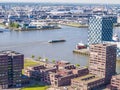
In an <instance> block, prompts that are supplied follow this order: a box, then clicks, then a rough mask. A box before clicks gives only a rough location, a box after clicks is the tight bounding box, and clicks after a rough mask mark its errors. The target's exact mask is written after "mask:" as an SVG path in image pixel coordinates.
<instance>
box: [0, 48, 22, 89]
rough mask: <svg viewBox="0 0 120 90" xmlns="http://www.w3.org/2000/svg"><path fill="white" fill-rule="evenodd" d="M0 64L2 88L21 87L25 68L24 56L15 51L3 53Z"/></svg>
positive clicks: (0, 83) (0, 55) (0, 84)
mask: <svg viewBox="0 0 120 90" xmlns="http://www.w3.org/2000/svg"><path fill="white" fill-rule="evenodd" d="M0 64H1V65H0V68H1V71H0V86H1V88H8V87H19V86H21V79H22V78H21V76H22V69H23V68H24V55H23V54H20V53H17V52H15V51H9V50H7V51H1V52H0ZM3 68H4V69H3ZM3 77H4V78H3Z"/></svg>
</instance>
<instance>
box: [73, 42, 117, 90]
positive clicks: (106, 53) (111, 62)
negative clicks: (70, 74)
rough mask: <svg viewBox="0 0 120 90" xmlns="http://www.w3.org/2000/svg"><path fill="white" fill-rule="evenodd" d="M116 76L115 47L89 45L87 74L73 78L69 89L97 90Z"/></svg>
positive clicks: (109, 45)
mask: <svg viewBox="0 0 120 90" xmlns="http://www.w3.org/2000/svg"><path fill="white" fill-rule="evenodd" d="M115 74H116V45H111V44H94V45H90V60H89V74H87V75H84V76H81V77H78V78H74V79H72V82H71V87H72V88H73V89H76V90H92V89H95V88H96V89H95V90H97V88H98V87H100V86H101V85H104V84H108V83H110V80H111V78H112V75H115Z"/></svg>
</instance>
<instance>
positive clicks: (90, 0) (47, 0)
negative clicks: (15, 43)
mask: <svg viewBox="0 0 120 90" xmlns="http://www.w3.org/2000/svg"><path fill="white" fill-rule="evenodd" d="M2 2H35V3H36V2H38V3H90V4H92V3H93V4H94V3H99V4H120V0H109V1H108V0H84V1H83V0H82V1H80V0H69V1H65V0H29V1H28V0H0V3H2Z"/></svg>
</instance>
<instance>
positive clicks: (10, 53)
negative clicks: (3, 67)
mask: <svg viewBox="0 0 120 90" xmlns="http://www.w3.org/2000/svg"><path fill="white" fill-rule="evenodd" d="M0 55H8V56H17V55H22V54H21V53H18V52H15V51H11V50H5V51H0Z"/></svg>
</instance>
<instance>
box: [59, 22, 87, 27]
mask: <svg viewBox="0 0 120 90" xmlns="http://www.w3.org/2000/svg"><path fill="white" fill-rule="evenodd" d="M60 25H65V26H70V27H76V28H88V25H81V24H79V23H60Z"/></svg>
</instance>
